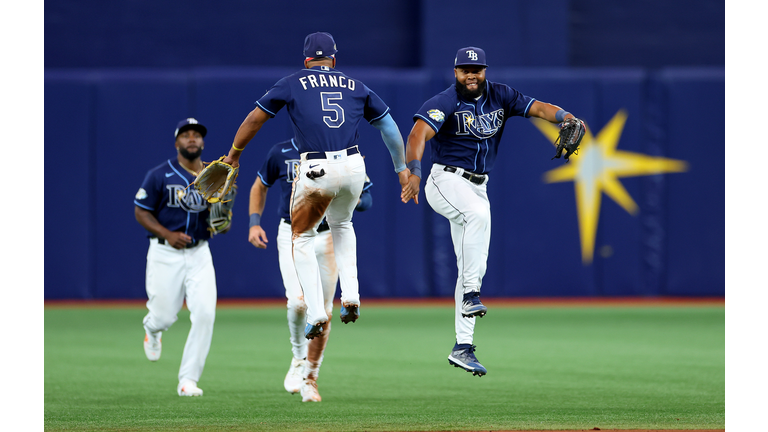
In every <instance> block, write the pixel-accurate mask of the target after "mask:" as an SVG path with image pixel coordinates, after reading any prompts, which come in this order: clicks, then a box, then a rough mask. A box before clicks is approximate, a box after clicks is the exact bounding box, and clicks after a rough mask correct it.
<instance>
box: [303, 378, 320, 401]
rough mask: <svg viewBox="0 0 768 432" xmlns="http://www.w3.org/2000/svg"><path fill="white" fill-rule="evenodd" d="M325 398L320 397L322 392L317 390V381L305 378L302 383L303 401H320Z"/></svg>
mask: <svg viewBox="0 0 768 432" xmlns="http://www.w3.org/2000/svg"><path fill="white" fill-rule="evenodd" d="M321 400H323V398H321V397H320V393H319V392H318V391H317V381H315V380H310V379H305V380H304V382H303V383H302V384H301V401H302V402H320V401H321Z"/></svg>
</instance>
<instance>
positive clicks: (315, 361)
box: [301, 231, 339, 402]
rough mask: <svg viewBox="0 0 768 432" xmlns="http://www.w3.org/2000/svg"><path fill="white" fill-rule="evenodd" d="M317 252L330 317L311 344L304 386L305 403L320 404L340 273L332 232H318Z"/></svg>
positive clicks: (326, 311) (303, 399)
mask: <svg viewBox="0 0 768 432" xmlns="http://www.w3.org/2000/svg"><path fill="white" fill-rule="evenodd" d="M315 251H316V252H317V262H318V265H319V268H320V279H321V280H322V283H323V298H324V299H325V313H326V314H327V315H328V324H327V327H326V329H325V331H324V332H323V333H321V334H320V335H318V336H317V337H316V338H314V339H312V340H311V341H310V342H309V348H308V351H307V368H306V370H305V372H304V382H303V384H302V392H301V395H302V401H303V402H320V400H321V398H320V393H319V390H318V387H317V379H318V377H319V374H320V365H321V364H322V363H323V358H324V354H325V347H326V346H327V344H328V340H329V339H330V337H331V327H332V326H331V321H330V319H331V316H332V315H333V297H334V294H335V293H336V284H337V282H338V279H339V272H338V269H337V267H336V259H335V258H334V255H333V237H332V236H331V232H330V231H322V232H318V234H317V237H315Z"/></svg>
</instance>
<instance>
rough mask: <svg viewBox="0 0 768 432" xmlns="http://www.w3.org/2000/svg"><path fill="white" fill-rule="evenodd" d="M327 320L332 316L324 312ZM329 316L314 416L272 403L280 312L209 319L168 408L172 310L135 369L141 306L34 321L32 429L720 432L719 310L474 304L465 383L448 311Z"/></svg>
mask: <svg viewBox="0 0 768 432" xmlns="http://www.w3.org/2000/svg"><path fill="white" fill-rule="evenodd" d="M337 311H338V306H337V307H336V309H335V311H334V313H336V314H337ZM361 312H362V315H361V318H360V320H358V321H357V323H354V324H349V325H343V324H341V322H340V321H339V320H338V317H337V316H336V317H334V321H333V329H332V332H331V337H330V341H329V343H328V348H327V350H326V354H325V360H324V363H323V366H322V368H321V370H320V377H319V381H318V384H319V389H320V394H321V395H322V397H323V401H322V402H321V403H302V402H301V398H300V396H299V395H290V394H288V393H287V392H286V391H285V390H284V389H283V378H284V377H285V373H286V372H287V370H288V365H289V363H290V359H291V352H290V344H289V342H288V327H287V324H286V317H285V315H286V312H285V308H284V307H277V306H276V307H252V308H251V307H242V308H236V307H221V308H219V310H218V311H217V318H216V327H215V330H214V336H213V344H212V347H211V352H210V354H209V356H208V361H207V363H206V367H205V372H204V373H203V376H202V379H201V380H200V382H199V386H200V388H202V389H203V390H204V391H205V395H204V396H203V397H201V398H182V397H179V396H177V395H176V384H177V373H178V368H179V363H180V360H181V352H182V349H183V346H184V342H185V340H186V336H187V332H188V331H189V314H188V312H187V311H186V309H184V310H182V312H181V313H180V314H179V320H178V321H177V322H176V324H174V326H173V327H172V328H171V329H170V330H169V331H167V332H166V333H164V334H163V354H162V358H161V359H160V361H158V362H156V363H152V362H149V361H148V360H147V359H146V357H144V351H143V349H142V340H143V337H144V331H143V328H142V326H141V319H142V317H143V316H144V314H145V313H146V310H145V309H144V308H142V307H123V308H104V309H96V308H57V307H46V308H45V404H44V412H45V420H44V424H45V430H50V431H58V430H61V431H64V430H67V431H90V430H119V431H155V430H157V431H171V430H174V431H175V430H189V431H285V430H303V431H363V430H364V431H422V430H424V431H427V430H455V431H459V430H461V431H467V430H520V429H535V430H558V429H561V430H562V429H593V428H596V427H597V428H600V429H603V430H605V429H724V428H725V308H724V306H656V307H652V306H637V307H633V306H616V307H588V306H563V307H555V306H546V307H535V306H530V307H508V306H493V304H492V303H491V304H489V313H488V315H487V316H486V317H484V318H482V319H479V320H478V324H477V327H476V330H475V344H476V345H477V346H478V350H477V356H478V359H479V360H480V361H481V362H482V363H483V365H484V366H485V367H486V368H487V369H488V375H486V376H485V377H482V378H479V377H475V376H472V375H471V374H470V373H467V372H465V371H463V370H461V369H457V368H454V367H452V366H449V364H448V360H447V356H448V354H449V352H450V349H451V347H452V346H453V342H454V333H453V312H452V308H451V307H445V306H435V307H401V308H399V307H391V306H369V307H366V306H365V304H364V305H363V309H362V310H361Z"/></svg>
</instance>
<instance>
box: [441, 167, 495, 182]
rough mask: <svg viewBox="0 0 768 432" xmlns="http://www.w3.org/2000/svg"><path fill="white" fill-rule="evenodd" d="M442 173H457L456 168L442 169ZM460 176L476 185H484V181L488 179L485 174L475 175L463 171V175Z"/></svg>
mask: <svg viewBox="0 0 768 432" xmlns="http://www.w3.org/2000/svg"><path fill="white" fill-rule="evenodd" d="M443 171H448V172H450V173H455V172H457V171H458V168H456V167H452V166H446V167H445V168H443ZM461 176H462V177H464V178H465V179H467V180H469V181H471V182H472V183H474V184H478V185H481V184H483V183H485V181H486V180H487V179H488V177H487V176H486V175H485V174H475V173H471V172H468V171H464V172H463V173H461Z"/></svg>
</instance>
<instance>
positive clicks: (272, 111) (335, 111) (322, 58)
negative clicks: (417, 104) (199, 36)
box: [224, 32, 410, 387]
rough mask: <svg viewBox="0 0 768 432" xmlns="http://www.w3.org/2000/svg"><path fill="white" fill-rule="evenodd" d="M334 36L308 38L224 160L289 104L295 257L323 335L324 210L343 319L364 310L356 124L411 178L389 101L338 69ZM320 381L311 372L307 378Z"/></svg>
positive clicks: (310, 333) (312, 323) (312, 329)
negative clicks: (377, 138) (300, 62)
mask: <svg viewBox="0 0 768 432" xmlns="http://www.w3.org/2000/svg"><path fill="white" fill-rule="evenodd" d="M336 51H337V50H336V42H335V41H334V40H333V37H332V36H331V35H330V34H328V33H324V32H317V33H312V34H310V35H308V36H307V37H306V38H305V40H304V57H305V59H304V67H305V68H304V69H302V70H300V71H298V72H296V73H294V74H291V75H289V76H287V77H285V78H282V79H281V80H279V81H278V82H277V83H276V84H275V85H274V86H272V88H271V89H269V91H268V92H267V93H266V94H265V95H264V96H262V97H261V99H259V100H258V101H256V108H254V109H253V111H251V112H250V113H249V114H248V116H246V118H245V120H244V121H243V123H242V124H241V125H240V128H239V129H238V130H237V133H236V134H235V139H234V142H233V143H232V149H230V151H229V154H228V155H227V156H226V157H225V158H224V162H226V163H229V164H232V165H233V166H235V167H236V166H239V159H240V155H241V153H242V151H243V150H244V149H245V146H246V145H247V144H248V142H250V141H251V139H253V137H254V136H256V133H257V132H258V131H259V129H261V127H262V126H263V125H264V123H265V122H266V121H267V120H269V119H270V118H272V117H273V116H275V115H276V114H277V113H278V111H280V110H281V109H282V108H283V107H285V108H286V109H287V111H288V115H289V116H290V118H291V123H292V125H293V130H294V138H295V143H296V146H297V148H298V151H299V154H300V155H301V162H300V163H299V171H298V173H297V176H296V181H295V182H294V189H293V197H292V199H291V230H292V236H293V260H294V267H295V268H296V273H297V274H298V277H299V282H300V283H301V288H302V290H303V292H304V301H305V302H306V304H307V326H306V328H305V331H304V335H305V337H306V338H307V339H312V338H314V337H316V336H318V335H320V334H321V333H322V332H323V330H324V328H325V327H327V325H326V324H327V322H328V321H329V320H330V317H328V315H327V314H326V313H325V307H324V303H323V292H322V286H321V283H320V280H319V279H320V278H319V276H318V274H319V272H318V263H317V257H316V255H315V247H314V245H315V243H314V237H315V236H316V235H317V227H318V226H319V225H320V222H321V221H322V220H323V218H324V217H325V218H326V219H327V220H328V225H329V226H330V230H331V236H332V237H333V244H334V256H335V259H336V264H337V265H338V267H339V281H340V283H341V312H340V317H341V321H342V322H344V323H349V322H354V321H355V320H357V318H358V317H359V316H360V312H359V308H360V293H359V287H358V281H357V244H356V243H357V241H356V238H355V231H354V228H353V227H352V212H353V211H354V209H355V206H356V205H357V201H358V199H359V197H360V194H361V192H362V190H363V184H365V163H364V162H363V157H362V155H361V154H360V149H359V148H358V144H360V143H359V139H360V136H359V134H358V130H357V129H358V125H359V124H360V122H361V121H362V120H363V119H365V120H366V121H368V122H369V123H370V124H371V125H372V126H374V127H375V128H377V129H379V131H381V136H382V139H383V140H384V143H385V144H386V145H387V148H388V149H389V152H390V154H391V155H392V162H393V163H394V167H395V172H396V173H397V175H398V178H399V180H400V185H401V186H404V185H406V184H407V183H408V176H409V174H410V171H409V170H408V168H406V166H405V155H404V149H403V138H402V136H401V135H400V131H399V129H398V127H397V124H396V123H395V121H394V120H393V119H392V116H391V115H390V114H389V107H388V106H387V105H386V104H385V103H384V101H382V100H381V98H380V97H379V96H378V95H377V94H376V93H374V92H373V91H372V90H371V89H369V88H368V87H367V86H366V85H365V84H363V83H362V82H361V81H359V80H357V79H355V78H352V77H349V76H347V75H346V74H344V73H342V72H340V71H338V70H336V69H335V67H336ZM305 381H306V382H308V384H309V385H312V386H314V387H316V385H317V384H316V382H315V381H314V378H313V377H312V376H309V377H308V378H307V379H306V380H305Z"/></svg>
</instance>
